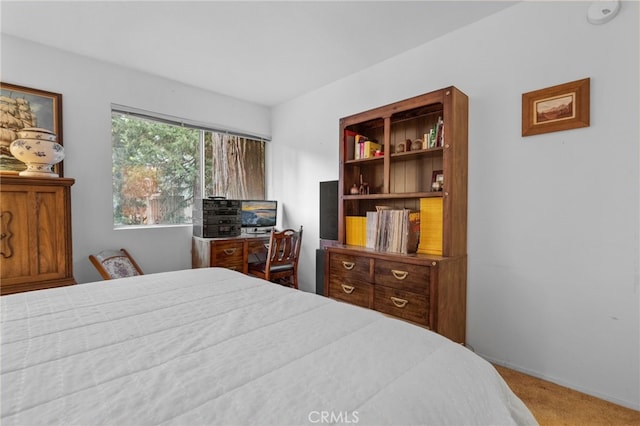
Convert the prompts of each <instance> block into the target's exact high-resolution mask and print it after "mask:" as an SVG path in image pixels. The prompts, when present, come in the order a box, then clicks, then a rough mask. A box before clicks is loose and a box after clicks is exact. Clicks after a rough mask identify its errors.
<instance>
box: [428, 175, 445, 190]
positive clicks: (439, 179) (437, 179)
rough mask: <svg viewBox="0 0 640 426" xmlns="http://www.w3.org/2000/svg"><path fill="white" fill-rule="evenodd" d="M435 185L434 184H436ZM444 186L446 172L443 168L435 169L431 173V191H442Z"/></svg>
mask: <svg viewBox="0 0 640 426" xmlns="http://www.w3.org/2000/svg"><path fill="white" fill-rule="evenodd" d="M436 183H437V185H436V186H434V184H436ZM443 186H444V172H443V171H442V170H434V171H433V172H432V173H431V191H442V188H443Z"/></svg>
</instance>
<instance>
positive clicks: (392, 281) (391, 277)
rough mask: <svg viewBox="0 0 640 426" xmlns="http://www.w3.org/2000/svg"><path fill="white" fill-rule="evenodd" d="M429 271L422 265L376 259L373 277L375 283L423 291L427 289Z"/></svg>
mask: <svg viewBox="0 0 640 426" xmlns="http://www.w3.org/2000/svg"><path fill="white" fill-rule="evenodd" d="M429 271H430V268H429V267H428V266H424V265H413V264H410V263H401V262H392V261H388V260H376V263H375V272H374V279H375V283H376V284H382V285H385V286H388V287H393V288H396V289H399V290H405V291H413V292H417V293H425V292H428V291H429Z"/></svg>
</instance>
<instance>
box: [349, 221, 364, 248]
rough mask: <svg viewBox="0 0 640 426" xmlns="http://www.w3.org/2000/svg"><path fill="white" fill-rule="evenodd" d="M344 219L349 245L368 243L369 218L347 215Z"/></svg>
mask: <svg viewBox="0 0 640 426" xmlns="http://www.w3.org/2000/svg"><path fill="white" fill-rule="evenodd" d="M344 219H345V220H344V226H345V233H346V243H347V245H353V246H362V247H364V246H365V245H366V244H367V218H366V217H364V216H346V217H345V218H344Z"/></svg>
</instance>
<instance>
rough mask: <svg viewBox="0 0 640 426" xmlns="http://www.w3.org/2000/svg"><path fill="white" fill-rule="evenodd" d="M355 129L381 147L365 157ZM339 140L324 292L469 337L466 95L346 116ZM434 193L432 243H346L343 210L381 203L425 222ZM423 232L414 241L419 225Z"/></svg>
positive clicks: (450, 93)
mask: <svg viewBox="0 0 640 426" xmlns="http://www.w3.org/2000/svg"><path fill="white" fill-rule="evenodd" d="M430 129H437V131H436V134H437V138H436V140H435V143H433V142H434V141H433V139H431V137H430V136H428V135H429V133H430ZM353 135H357V136H356V137H361V138H364V139H365V140H368V141H373V142H375V143H374V144H373V146H377V145H375V144H378V145H379V149H376V152H375V154H371V153H367V154H368V155H367V156H366V157H364V158H362V155H360V156H359V155H358V153H357V149H358V148H357V147H355V148H354V140H353ZM340 138H341V141H340V164H339V168H340V170H339V184H338V188H339V189H338V191H339V194H338V197H339V198H338V244H335V245H332V246H329V247H327V248H326V253H325V266H324V267H325V274H324V277H325V282H324V288H325V295H326V296H328V297H331V298H334V299H337V300H341V301H344V302H348V303H352V304H355V305H359V306H363V307H366V308H370V309H374V310H377V311H380V312H383V313H385V314H388V315H392V316H395V317H398V318H401V319H403V320H406V321H410V322H413V323H416V324H418V325H421V326H424V327H428V328H430V329H431V330H433V331H435V332H437V333H439V334H442V335H444V336H446V337H448V338H449V339H451V340H453V341H456V342H459V343H465V333H466V298H467V296H466V285H467V284H466V283H467V161H468V160H467V158H468V98H467V96H466V95H465V94H464V93H462V92H461V91H460V90H458V89H457V88H455V87H447V88H444V89H441V90H437V91H434V92H430V93H426V94H423V95H420V96H416V97H413V98H410V99H406V100H403V101H399V102H395V103H392V104H389V105H386V106H382V107H379V108H375V109H372V110H369V111H365V112H362V113H359V114H355V115H351V116H348V117H344V118H342V119H341V120H340ZM425 139H427V142H425ZM361 152H362V151H360V153H361ZM358 157H360V158H358ZM436 177H437V179H438V181H437V182H438V183H437V184H435V185H434V181H435V179H436ZM363 183H364V184H363ZM358 185H360V187H359V188H358ZM354 188H358V190H357V191H353V189H354ZM363 188H364V191H363ZM434 199H435V201H437V202H438V203H440V200H441V203H440V205H441V216H437V218H438V219H437V220H438V221H440V220H441V222H439V223H437V224H436V225H437V228H438V230H439V231H438V232H439V235H438V239H436V241H437V247H435V249H434V248H433V245H431V246H429V248H428V250H424V249H422V250H421V249H420V248H419V249H418V253H411V252H410V253H408V254H400V253H389V252H386V251H379V250H375V249H373V248H366V247H364V246H362V245H348V244H347V231H348V230H347V225H346V223H347V217H349V218H354V217H355V218H358V217H360V218H362V217H364V216H366V215H367V212H371V211H376V209H377V208H380V206H384V207H385V208H391V209H410V210H412V211H420V213H421V220H425V217H426V215H425V208H424V207H423V203H425V205H426V204H427V203H428V202H429V200H431V201H434ZM438 214H439V213H438ZM432 216H433V215H432ZM440 217H441V219H439V218H440ZM421 234H424V235H421V236H420V238H421V241H420V244H421V246H420V247H422V243H423V239H426V238H427V233H426V232H424V229H423V228H422V224H421ZM425 251H426V253H425Z"/></svg>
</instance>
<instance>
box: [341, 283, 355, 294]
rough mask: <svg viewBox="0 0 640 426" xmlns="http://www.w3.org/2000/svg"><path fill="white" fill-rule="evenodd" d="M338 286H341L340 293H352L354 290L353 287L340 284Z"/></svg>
mask: <svg viewBox="0 0 640 426" xmlns="http://www.w3.org/2000/svg"><path fill="white" fill-rule="evenodd" d="M340 285H341V286H342V291H344V292H345V293H347V294H351V293H353V290H355V289H356V288H355V287H354V286H351V285H346V284H340Z"/></svg>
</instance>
